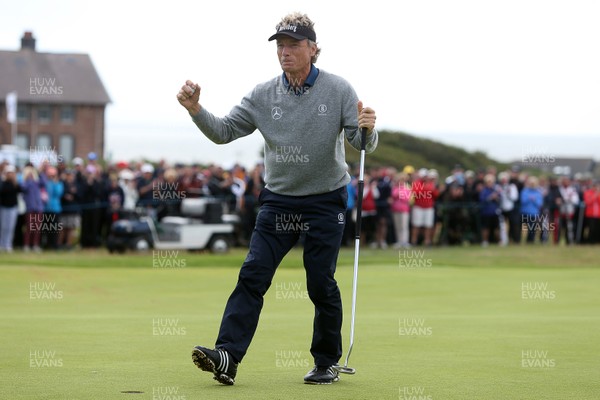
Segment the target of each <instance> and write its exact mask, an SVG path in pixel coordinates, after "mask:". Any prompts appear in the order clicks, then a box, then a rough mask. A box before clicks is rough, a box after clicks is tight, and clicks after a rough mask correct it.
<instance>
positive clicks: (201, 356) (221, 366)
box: [192, 346, 238, 385]
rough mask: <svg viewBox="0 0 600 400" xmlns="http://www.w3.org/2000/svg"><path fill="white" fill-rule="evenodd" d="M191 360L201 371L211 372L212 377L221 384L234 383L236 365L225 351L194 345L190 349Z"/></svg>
mask: <svg viewBox="0 0 600 400" xmlns="http://www.w3.org/2000/svg"><path fill="white" fill-rule="evenodd" d="M192 361H193V362H194V364H196V366H197V367H198V368H200V369H201V370H202V371H207V372H212V373H213V374H214V375H215V376H214V379H215V380H217V381H219V382H220V383H222V384H223V385H233V384H234V382H235V374H236V373H237V366H238V365H237V363H236V362H235V361H234V360H233V357H231V356H230V355H229V353H228V352H227V351H225V350H223V349H215V350H211V349H207V348H206V347H202V346H196V347H194V349H193V350H192Z"/></svg>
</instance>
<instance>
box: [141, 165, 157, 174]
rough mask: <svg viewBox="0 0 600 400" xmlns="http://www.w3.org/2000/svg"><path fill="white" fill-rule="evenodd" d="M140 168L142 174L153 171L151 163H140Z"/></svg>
mask: <svg viewBox="0 0 600 400" xmlns="http://www.w3.org/2000/svg"><path fill="white" fill-rule="evenodd" d="M140 170H141V171H142V173H143V174H145V173H150V174H152V173H153V172H154V167H153V166H152V164H148V163H146V164H144V165H142V168H140Z"/></svg>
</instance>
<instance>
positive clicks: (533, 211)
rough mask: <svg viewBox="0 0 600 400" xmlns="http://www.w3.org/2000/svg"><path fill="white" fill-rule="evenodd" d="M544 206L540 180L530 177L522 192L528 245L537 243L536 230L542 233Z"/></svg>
mask: <svg viewBox="0 0 600 400" xmlns="http://www.w3.org/2000/svg"><path fill="white" fill-rule="evenodd" d="M543 205H544V196H543V194H542V191H541V190H540V189H539V180H538V178H536V177H535V176H530V177H529V178H527V182H526V183H525V188H523V190H522V191H521V223H524V224H526V225H527V243H533V242H534V241H535V231H536V230H539V231H540V232H542V224H543V223H544V221H543V220H544V218H543V217H542V206H543Z"/></svg>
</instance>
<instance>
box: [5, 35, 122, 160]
mask: <svg viewBox="0 0 600 400" xmlns="http://www.w3.org/2000/svg"><path fill="white" fill-rule="evenodd" d="M0 71H1V72H0V143H2V144H11V143H12V144H14V145H16V146H18V147H19V149H20V150H25V151H32V150H35V151H40V150H41V151H48V150H51V151H54V152H55V153H56V154H57V155H59V156H60V157H61V158H62V159H64V161H65V162H70V161H71V160H72V159H73V158H74V157H76V156H79V157H85V155H87V154H88V153H89V152H91V151H93V152H95V153H96V154H97V155H98V157H100V158H102V157H103V155H104V126H105V124H104V114H105V109H106V105H107V104H108V103H110V98H109V96H108V93H107V92H106V89H105V88H104V85H103V84H102V81H100V77H99V76H98V73H97V72H96V69H95V68H94V65H93V64H92V60H91V59H90V57H89V55H87V54H55V53H41V52H38V51H36V49H35V38H34V37H33V35H32V33H31V32H25V34H24V35H23V38H22V39H21V49H20V50H18V51H7V50H0ZM12 91H16V92H17V96H18V108H17V129H16V132H13V131H12V130H11V124H9V123H8V121H7V110H6V104H5V99H6V95H7V94H8V93H9V92H12ZM14 133H16V137H14V138H13V135H14ZM13 142H14V143H13Z"/></svg>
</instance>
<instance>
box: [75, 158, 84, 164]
mask: <svg viewBox="0 0 600 400" xmlns="http://www.w3.org/2000/svg"><path fill="white" fill-rule="evenodd" d="M73 165H83V159H82V158H81V157H75V158H74V159H73Z"/></svg>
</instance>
